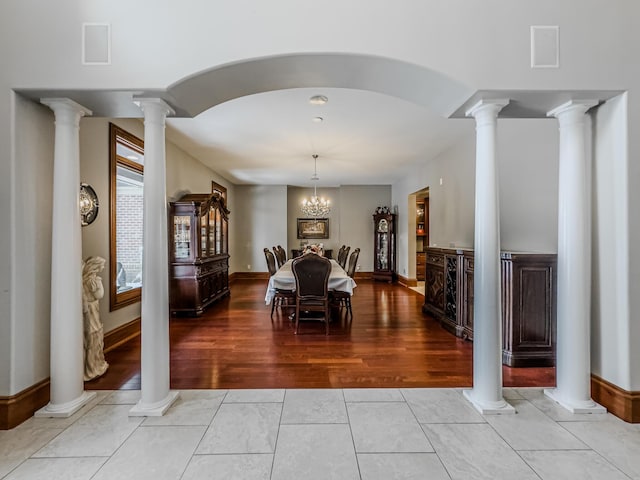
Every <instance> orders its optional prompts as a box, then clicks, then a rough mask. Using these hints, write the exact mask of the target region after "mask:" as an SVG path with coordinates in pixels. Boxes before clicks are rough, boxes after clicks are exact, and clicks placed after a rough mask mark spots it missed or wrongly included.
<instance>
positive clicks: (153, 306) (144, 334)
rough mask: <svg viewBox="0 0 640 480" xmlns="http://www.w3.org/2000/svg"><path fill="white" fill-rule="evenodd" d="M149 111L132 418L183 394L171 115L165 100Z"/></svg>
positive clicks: (160, 409) (146, 105) (144, 103)
mask: <svg viewBox="0 0 640 480" xmlns="http://www.w3.org/2000/svg"><path fill="white" fill-rule="evenodd" d="M136 104H137V105H138V106H139V107H140V108H141V109H142V111H143V113H144V200H143V212H144V227H143V246H142V307H141V315H140V316H141V342H142V347H141V350H142V353H141V356H142V359H141V389H142V395H141V398H140V401H139V402H138V403H137V404H136V405H135V406H134V407H133V408H132V409H131V411H130V412H129V415H132V416H160V415H163V414H164V413H165V412H166V411H167V409H168V408H169V407H170V406H171V404H172V403H173V402H174V401H175V400H176V398H177V397H178V392H175V391H170V390H169V267H168V262H169V258H168V248H167V245H168V244H167V193H166V189H167V188H166V183H167V182H166V170H167V168H166V167H167V161H166V157H165V119H166V117H167V115H169V114H172V113H174V112H173V110H172V109H171V107H169V105H167V104H166V103H165V102H164V101H163V100H161V99H159V98H146V99H139V100H137V101H136Z"/></svg>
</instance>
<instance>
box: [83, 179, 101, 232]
mask: <svg viewBox="0 0 640 480" xmlns="http://www.w3.org/2000/svg"><path fill="white" fill-rule="evenodd" d="M97 216H98V195H96V191H95V190H94V189H93V187H91V185H87V184H86V183H82V184H80V220H81V222H82V226H83V227H84V226H86V225H89V224H90V223H92V222H93V221H94V220H95V219H96V217H97Z"/></svg>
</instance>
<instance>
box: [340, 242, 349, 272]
mask: <svg viewBox="0 0 640 480" xmlns="http://www.w3.org/2000/svg"><path fill="white" fill-rule="evenodd" d="M349 250H351V247H350V246H348V245H347V246H346V247H344V250H342V258H338V263H339V264H340V266H341V267H342V268H343V269H345V270H346V267H347V258H349Z"/></svg>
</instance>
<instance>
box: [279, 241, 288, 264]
mask: <svg viewBox="0 0 640 480" xmlns="http://www.w3.org/2000/svg"><path fill="white" fill-rule="evenodd" d="M278 252H280V258H281V259H282V264H283V265H284V264H285V263H287V251H286V250H285V249H284V248H282V245H278Z"/></svg>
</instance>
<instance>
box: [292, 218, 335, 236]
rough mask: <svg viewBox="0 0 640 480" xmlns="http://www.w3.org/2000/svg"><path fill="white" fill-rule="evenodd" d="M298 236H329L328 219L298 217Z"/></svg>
mask: <svg viewBox="0 0 640 480" xmlns="http://www.w3.org/2000/svg"><path fill="white" fill-rule="evenodd" d="M298 238H329V219H328V218H298Z"/></svg>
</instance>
